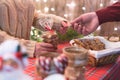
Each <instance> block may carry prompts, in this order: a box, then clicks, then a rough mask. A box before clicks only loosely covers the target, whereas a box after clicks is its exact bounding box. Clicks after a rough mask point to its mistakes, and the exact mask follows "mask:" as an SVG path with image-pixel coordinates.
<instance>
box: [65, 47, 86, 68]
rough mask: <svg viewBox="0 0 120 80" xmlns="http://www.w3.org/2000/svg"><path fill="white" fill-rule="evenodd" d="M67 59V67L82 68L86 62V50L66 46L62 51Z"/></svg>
mask: <svg viewBox="0 0 120 80" xmlns="http://www.w3.org/2000/svg"><path fill="white" fill-rule="evenodd" d="M63 53H64V54H65V55H66V57H67V58H68V66H84V65H86V64H87V60H88V50H86V49H84V48H79V47H76V46H68V47H65V48H64V49H63Z"/></svg>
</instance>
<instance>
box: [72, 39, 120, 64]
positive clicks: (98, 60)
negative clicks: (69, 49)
mask: <svg viewBox="0 0 120 80" xmlns="http://www.w3.org/2000/svg"><path fill="white" fill-rule="evenodd" d="M86 39H87V42H88V41H89V43H90V44H87V45H85V47H84V45H83V42H81V40H84V38H83V39H75V40H76V41H75V40H74V41H73V40H71V41H70V44H71V45H73V46H79V47H83V48H88V50H89V49H90V47H91V45H93V44H91V42H90V40H92V39H95V38H85V40H86ZM97 39H99V40H100V41H101V42H102V45H101V44H99V43H98V40H97V42H96V43H94V45H95V48H93V50H90V52H89V56H88V64H89V65H91V66H102V65H105V64H110V63H114V62H116V60H117V58H118V57H119V53H120V48H119V46H118V45H120V42H118V43H116V42H115V43H112V45H109V43H110V44H111V42H109V41H107V40H106V39H104V38H103V37H102V38H101V37H97ZM79 41H80V42H79ZM85 43H86V42H85ZM81 45H82V46H81ZM94 45H93V46H94ZM106 45H107V47H106ZM113 45H114V46H117V48H114V47H113V48H112V46H113ZM99 46H101V47H99ZM109 47H110V48H109ZM98 48H99V49H98ZM100 49H101V50H100ZM111 50H112V51H111ZM95 51H97V52H95ZM103 53H105V54H104V55H102V56H98V55H101V54H103Z"/></svg>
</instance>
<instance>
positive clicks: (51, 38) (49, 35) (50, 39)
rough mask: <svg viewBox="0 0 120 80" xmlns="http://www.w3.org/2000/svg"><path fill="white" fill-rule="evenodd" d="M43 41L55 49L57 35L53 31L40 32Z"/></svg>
mask: <svg viewBox="0 0 120 80" xmlns="http://www.w3.org/2000/svg"><path fill="white" fill-rule="evenodd" d="M42 38H43V42H46V43H50V44H52V45H53V46H54V48H55V49H57V45H58V40H59V39H58V36H57V33H56V32H55V31H45V32H43V34H42Z"/></svg>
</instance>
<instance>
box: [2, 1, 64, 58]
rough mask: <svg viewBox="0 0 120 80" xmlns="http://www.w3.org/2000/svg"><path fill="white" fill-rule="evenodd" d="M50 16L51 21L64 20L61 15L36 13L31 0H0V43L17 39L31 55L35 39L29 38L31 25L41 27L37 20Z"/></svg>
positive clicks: (58, 21) (30, 55)
mask: <svg viewBox="0 0 120 80" xmlns="http://www.w3.org/2000/svg"><path fill="white" fill-rule="evenodd" d="M46 17H48V18H49V17H50V18H51V19H52V21H53V23H60V22H61V21H62V20H65V19H63V18H61V17H58V16H55V15H51V14H49V15H48V14H47V15H46V14H42V13H39V14H38V13H36V11H35V7H34V4H33V1H32V0H0V43H1V42H3V41H5V40H7V39H17V40H19V41H20V43H21V44H23V45H24V46H26V48H27V52H28V54H29V57H33V55H34V51H35V44H36V42H35V41H31V40H29V39H30V31H31V26H32V25H33V24H34V27H36V28H38V29H42V28H41V27H43V26H41V25H40V24H39V21H40V20H44V19H43V18H46Z"/></svg>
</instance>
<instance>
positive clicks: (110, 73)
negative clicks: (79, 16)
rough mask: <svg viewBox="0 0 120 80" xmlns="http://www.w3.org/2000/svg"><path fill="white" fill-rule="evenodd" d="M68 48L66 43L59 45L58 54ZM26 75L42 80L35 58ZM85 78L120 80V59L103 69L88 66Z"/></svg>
mask: <svg viewBox="0 0 120 80" xmlns="http://www.w3.org/2000/svg"><path fill="white" fill-rule="evenodd" d="M66 46H69V44H67V43H64V44H61V45H59V47H58V48H59V49H58V52H61V51H60V50H61V49H62V48H63V47H66ZM25 73H26V74H28V75H30V76H32V77H33V78H34V80H41V77H39V76H38V75H37V72H36V68H35V58H32V59H29V65H28V66H27V67H26V69H25ZM85 78H86V80H120V57H119V58H118V59H117V61H116V62H115V63H113V64H109V65H104V66H101V67H91V66H87V67H86V73H85Z"/></svg>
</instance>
